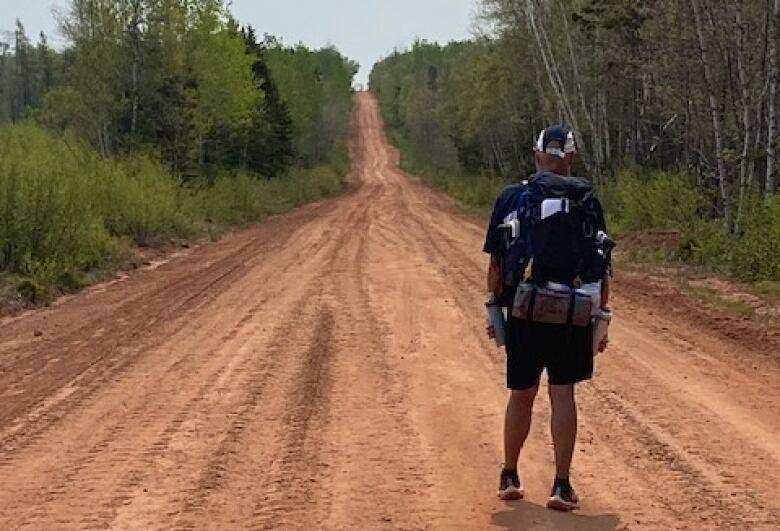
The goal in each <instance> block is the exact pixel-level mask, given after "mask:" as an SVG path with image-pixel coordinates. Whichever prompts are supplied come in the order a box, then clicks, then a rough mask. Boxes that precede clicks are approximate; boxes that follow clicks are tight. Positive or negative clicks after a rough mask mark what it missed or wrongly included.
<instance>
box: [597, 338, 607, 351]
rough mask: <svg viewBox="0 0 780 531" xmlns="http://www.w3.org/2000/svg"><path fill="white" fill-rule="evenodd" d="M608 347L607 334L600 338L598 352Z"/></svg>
mask: <svg viewBox="0 0 780 531" xmlns="http://www.w3.org/2000/svg"><path fill="white" fill-rule="evenodd" d="M608 347H609V336H607V337H605V338H604V339H602V340H601V344H600V345H599V352H604V351H605V350H607V348H608Z"/></svg>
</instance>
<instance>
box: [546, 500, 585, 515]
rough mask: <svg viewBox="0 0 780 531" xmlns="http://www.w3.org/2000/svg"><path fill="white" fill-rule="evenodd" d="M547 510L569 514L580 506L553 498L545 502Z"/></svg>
mask: <svg viewBox="0 0 780 531" xmlns="http://www.w3.org/2000/svg"><path fill="white" fill-rule="evenodd" d="M547 508H548V509H552V510H553V511H562V512H569V511H574V510H575V509H579V508H580V505H579V503H573V502H568V501H566V500H564V499H563V498H561V497H560V496H553V497H552V498H550V500H549V501H548V502H547Z"/></svg>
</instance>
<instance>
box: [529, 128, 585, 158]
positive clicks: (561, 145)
mask: <svg viewBox="0 0 780 531" xmlns="http://www.w3.org/2000/svg"><path fill="white" fill-rule="evenodd" d="M534 151H539V152H541V153H547V154H549V155H555V156H556V157H560V158H562V159H563V158H565V157H566V155H568V154H570V153H577V143H576V142H575V140H574V133H573V132H572V131H570V130H569V129H566V128H565V127H562V126H560V125H553V126H551V127H548V128H547V129H544V130H542V132H541V133H539V138H538V139H537V140H536V143H535V144H534Z"/></svg>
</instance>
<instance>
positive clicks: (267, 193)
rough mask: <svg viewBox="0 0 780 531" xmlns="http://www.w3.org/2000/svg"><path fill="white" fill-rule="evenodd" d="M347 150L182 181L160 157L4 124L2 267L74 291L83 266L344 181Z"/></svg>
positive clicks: (37, 288) (31, 281)
mask: <svg viewBox="0 0 780 531" xmlns="http://www.w3.org/2000/svg"><path fill="white" fill-rule="evenodd" d="M342 169H343V154H341V156H339V154H338V153H337V154H336V156H335V162H334V163H333V164H330V165H327V166H321V167H316V168H314V169H311V170H302V169H293V170H292V171H291V172H290V175H288V176H287V177H283V178H277V179H271V180H267V179H264V178H260V177H257V176H255V175H252V174H249V173H239V174H236V175H227V174H222V175H219V176H218V177H217V178H216V179H215V182H214V183H213V184H210V185H207V184H204V183H195V184H193V185H190V186H188V187H183V186H182V184H181V182H180V180H179V179H178V178H176V177H175V176H174V175H172V174H171V173H170V171H169V170H168V169H167V168H166V167H165V166H164V165H163V164H162V163H160V162H159V161H157V160H156V159H155V158H154V157H152V156H150V155H145V154H134V155H128V156H125V157H121V158H117V159H105V158H103V157H101V156H99V155H98V154H97V153H96V152H95V151H94V150H92V149H91V148H88V147H86V146H84V145H82V144H80V143H78V142H76V141H73V140H72V139H70V138H68V137H59V136H54V135H53V134H51V133H49V132H47V131H45V130H43V129H41V128H40V127H38V126H35V125H33V124H31V123H22V124H17V125H10V126H5V127H2V128H0V273H3V272H5V273H10V274H14V275H17V276H21V278H22V280H21V281H20V282H19V283H17V285H18V287H19V289H17V291H23V292H24V293H25V294H26V295H27V297H28V298H30V299H40V298H42V296H43V295H45V294H47V293H49V292H50V291H51V290H52V288H54V287H55V286H58V287H61V288H65V289H75V288H78V287H80V286H81V285H82V284H83V281H82V279H83V278H85V275H84V273H85V272H87V271H90V270H94V269H96V268H98V267H100V266H101V265H103V264H105V263H106V262H107V261H110V260H112V259H116V258H118V257H120V256H122V255H123V254H124V253H126V252H127V249H128V244H129V243H136V244H138V245H159V244H163V243H166V242H168V241H170V239H172V238H187V237H191V236H195V235H196V234H198V233H199V232H203V231H205V229H209V232H210V231H211V229H212V226H213V225H214V224H217V225H219V226H229V225H236V224H245V223H249V222H253V221H258V220H261V219H263V218H264V217H266V216H268V215H269V214H274V213H278V212H282V211H285V210H288V209H290V208H294V207H297V206H300V205H302V204H303V203H306V202H308V201H311V200H313V199H317V198H320V197H323V196H325V195H330V194H333V193H335V192H337V191H338V190H340V189H341V186H342V182H343V180H342V177H343V173H342Z"/></svg>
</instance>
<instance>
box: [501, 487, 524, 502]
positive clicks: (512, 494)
mask: <svg viewBox="0 0 780 531" xmlns="http://www.w3.org/2000/svg"><path fill="white" fill-rule="evenodd" d="M498 497H499V498H501V499H502V500H503V501H514V500H522V499H523V498H524V497H525V492H523V491H522V490H521V489H516V488H514V487H512V488H511V489H506V490H500V491H498Z"/></svg>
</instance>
